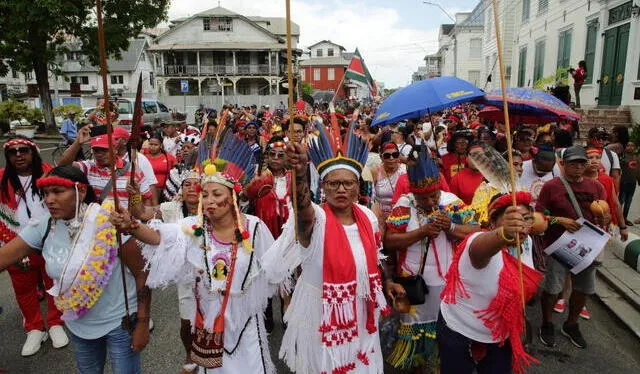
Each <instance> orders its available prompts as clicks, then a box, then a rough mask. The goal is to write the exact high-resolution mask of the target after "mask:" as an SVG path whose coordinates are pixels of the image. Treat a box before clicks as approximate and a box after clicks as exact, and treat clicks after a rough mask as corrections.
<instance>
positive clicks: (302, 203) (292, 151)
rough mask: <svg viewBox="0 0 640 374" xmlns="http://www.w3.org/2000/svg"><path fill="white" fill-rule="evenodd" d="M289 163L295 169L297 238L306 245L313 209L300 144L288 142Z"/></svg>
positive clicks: (305, 161) (311, 232) (302, 147)
mask: <svg viewBox="0 0 640 374" xmlns="http://www.w3.org/2000/svg"><path fill="white" fill-rule="evenodd" d="M286 153H287V160H288V162H289V165H290V166H291V167H292V168H293V169H294V170H295V171H296V191H295V193H296V197H297V206H296V207H294V208H293V209H297V214H298V240H299V241H300V244H302V246H303V247H308V246H309V244H310V243H311V234H313V223H314V220H315V211H314V210H313V206H312V205H311V190H310V189H309V183H307V169H308V167H307V162H308V158H307V149H306V147H305V146H304V145H302V144H296V143H289V144H288V145H287V149H286Z"/></svg>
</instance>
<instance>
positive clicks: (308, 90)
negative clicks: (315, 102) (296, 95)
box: [302, 82, 315, 95]
mask: <svg viewBox="0 0 640 374" xmlns="http://www.w3.org/2000/svg"><path fill="white" fill-rule="evenodd" d="M314 91H315V90H314V89H313V86H312V85H311V83H307V82H304V83H302V94H303V95H313V92H314Z"/></svg>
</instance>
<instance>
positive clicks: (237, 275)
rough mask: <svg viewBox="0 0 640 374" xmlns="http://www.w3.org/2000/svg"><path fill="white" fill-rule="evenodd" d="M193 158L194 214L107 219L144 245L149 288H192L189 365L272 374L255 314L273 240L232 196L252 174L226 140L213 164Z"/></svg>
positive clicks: (264, 293) (245, 153) (260, 307)
mask: <svg viewBox="0 0 640 374" xmlns="http://www.w3.org/2000/svg"><path fill="white" fill-rule="evenodd" d="M201 144H205V143H204V142H203V143H201ZM201 148H206V147H205V146H202V147H201ZM199 153H200V165H201V171H202V174H201V175H200V177H199V179H200V183H199V188H198V193H199V195H200V198H199V204H198V212H197V214H196V215H193V216H187V217H185V218H183V219H180V220H177V221H176V222H175V223H160V222H158V221H151V222H150V224H149V226H150V227H149V226H146V225H142V224H139V223H137V222H135V221H132V220H131V219H130V218H129V217H128V213H127V212H124V213H122V214H118V213H114V214H113V215H112V217H111V220H112V222H113V223H114V224H115V225H116V226H118V227H119V228H120V229H121V230H124V231H127V232H130V233H131V234H132V235H133V236H135V237H136V238H137V239H138V240H139V241H141V242H142V243H146V244H145V245H144V246H143V249H142V254H143V256H144V257H145V259H146V261H147V268H148V269H149V276H148V278H147V285H148V286H149V287H152V288H157V287H163V286H166V285H167V284H169V283H177V284H179V285H182V284H185V285H188V284H193V294H194V296H195V298H194V300H193V302H195V306H194V307H193V308H192V309H191V313H190V314H191V315H190V316H188V317H189V319H190V321H191V326H192V334H191V338H192V343H191V350H190V359H191V361H192V362H193V363H194V364H196V365H198V366H199V367H201V368H204V369H205V371H204V372H206V369H215V373H223V374H224V373H234V374H235V373H274V372H275V368H274V366H273V363H272V362H271V357H270V355H269V351H268V344H267V340H266V336H267V333H266V331H265V327H264V320H263V318H262V314H263V311H264V309H265V307H266V304H267V299H268V298H269V297H270V296H271V295H273V293H274V292H275V290H276V287H275V286H273V285H271V284H269V283H268V282H267V280H266V278H265V276H264V272H263V271H262V269H261V266H260V263H259V261H258V260H259V259H260V258H261V257H262V256H263V255H264V254H265V253H266V251H267V249H268V248H269V247H270V246H271V244H272V243H273V236H272V235H271V232H270V231H269V229H268V227H267V226H266V225H265V224H264V222H262V221H261V220H260V219H259V218H257V217H255V216H251V215H248V214H241V213H240V211H239V206H238V194H239V193H240V192H241V191H242V187H243V185H245V184H246V183H248V182H249V181H250V180H251V179H252V178H253V173H254V171H255V167H254V165H255V162H254V158H253V154H252V151H251V150H250V148H249V146H248V145H247V144H246V143H245V142H244V141H243V140H242V139H239V138H238V137H236V136H233V135H231V134H229V135H228V136H226V137H225V138H224V140H223V142H222V145H221V147H220V151H219V152H218V157H211V158H213V160H211V159H208V156H209V155H210V154H211V152H209V151H208V150H203V151H201V152H199ZM214 153H215V151H214ZM204 158H207V159H204ZM203 159H204V160H203ZM163 215H164V213H163ZM194 369H195V368H194Z"/></svg>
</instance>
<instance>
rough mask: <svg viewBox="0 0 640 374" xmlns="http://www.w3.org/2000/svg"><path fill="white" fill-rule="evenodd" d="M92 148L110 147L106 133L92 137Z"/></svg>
mask: <svg viewBox="0 0 640 374" xmlns="http://www.w3.org/2000/svg"><path fill="white" fill-rule="evenodd" d="M91 148H109V139H107V136H106V135H100V136H96V137H95V138H92V139H91Z"/></svg>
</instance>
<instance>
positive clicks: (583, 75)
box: [571, 67, 587, 84]
mask: <svg viewBox="0 0 640 374" xmlns="http://www.w3.org/2000/svg"><path fill="white" fill-rule="evenodd" d="M571 75H573V84H584V80H585V79H587V72H586V71H585V70H584V68H583V67H579V68H577V69H576V70H575V71H574V72H573V73H572V74H571Z"/></svg>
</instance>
